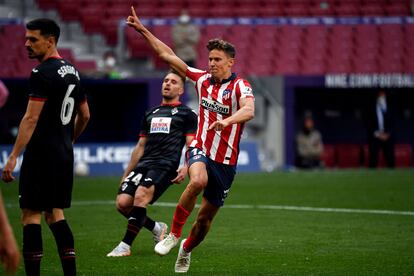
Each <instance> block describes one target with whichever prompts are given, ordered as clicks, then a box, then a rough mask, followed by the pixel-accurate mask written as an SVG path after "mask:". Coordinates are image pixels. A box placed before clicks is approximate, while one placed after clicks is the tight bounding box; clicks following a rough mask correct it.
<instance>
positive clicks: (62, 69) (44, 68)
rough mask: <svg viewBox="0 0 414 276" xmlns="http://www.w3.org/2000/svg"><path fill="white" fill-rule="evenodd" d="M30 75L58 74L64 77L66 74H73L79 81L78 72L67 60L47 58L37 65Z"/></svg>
mask: <svg viewBox="0 0 414 276" xmlns="http://www.w3.org/2000/svg"><path fill="white" fill-rule="evenodd" d="M32 74H39V75H43V76H50V75H55V74H59V75H61V76H62V77H64V76H65V75H66V74H73V75H75V76H77V77H78V79H79V72H78V71H77V70H76V68H75V67H74V66H73V65H72V64H71V63H70V62H69V61H67V60H65V59H62V58H49V59H47V60H45V61H44V62H42V63H40V64H39V65H37V66H36V67H35V68H33V70H32Z"/></svg>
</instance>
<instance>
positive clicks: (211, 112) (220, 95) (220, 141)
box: [186, 67, 254, 165]
mask: <svg viewBox="0 0 414 276" xmlns="http://www.w3.org/2000/svg"><path fill="white" fill-rule="evenodd" d="M186 75H187V77H188V78H189V79H191V80H192V81H194V82H195V88H196V90H197V93H198V99H199V112H198V128H197V134H196V136H195V138H194V140H193V142H192V143H191V147H197V148H199V149H202V150H203V151H204V152H205V153H206V154H207V156H208V157H209V158H210V159H212V160H214V161H216V162H219V163H222V164H228V165H236V164H237V158H238V156H239V143H240V138H241V135H242V131H243V127H244V123H240V124H233V125H231V126H228V127H226V128H224V129H223V130H222V131H215V130H208V127H209V126H210V125H211V124H212V123H213V122H215V121H218V120H223V119H226V118H227V117H230V116H231V115H232V114H234V113H235V112H236V111H237V110H238V109H239V108H240V105H239V100H240V99H242V98H248V97H250V98H254V96H253V92H252V88H251V86H250V83H249V82H248V81H247V80H244V79H242V78H239V77H237V76H236V74H234V73H233V74H232V75H231V77H230V78H228V79H226V80H223V81H222V82H221V83H216V82H215V81H214V79H213V78H211V74H209V73H207V72H206V71H202V70H198V69H195V68H192V67H188V69H187V72H186Z"/></svg>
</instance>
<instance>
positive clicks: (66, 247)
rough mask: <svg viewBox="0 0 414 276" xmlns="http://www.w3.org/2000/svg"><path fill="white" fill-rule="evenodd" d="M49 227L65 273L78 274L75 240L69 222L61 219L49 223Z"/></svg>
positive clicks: (69, 274) (68, 275)
mask: <svg viewBox="0 0 414 276" xmlns="http://www.w3.org/2000/svg"><path fill="white" fill-rule="evenodd" d="M49 228H50V230H51V231H52V233H53V236H54V237H55V241H56V245H57V248H58V252H59V257H60V262H61V264H62V269H63V274H64V275H65V276H72V275H76V255H75V241H74V239H73V234H72V231H71V230H70V227H69V225H68V223H67V222H66V220H60V221H58V222H55V223H53V224H51V225H49Z"/></svg>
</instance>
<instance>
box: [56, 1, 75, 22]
mask: <svg viewBox="0 0 414 276" xmlns="http://www.w3.org/2000/svg"><path fill="white" fill-rule="evenodd" d="M79 9H80V5H79V3H77V2H76V1H66V0H59V1H58V3H57V10H58V12H59V14H60V17H61V18H62V20H63V21H78V20H79V19H80V16H79Z"/></svg>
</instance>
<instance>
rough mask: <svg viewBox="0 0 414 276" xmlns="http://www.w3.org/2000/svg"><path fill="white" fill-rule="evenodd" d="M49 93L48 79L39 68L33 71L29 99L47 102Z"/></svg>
mask: <svg viewBox="0 0 414 276" xmlns="http://www.w3.org/2000/svg"><path fill="white" fill-rule="evenodd" d="M47 91H48V89H47V87H46V78H45V77H44V76H43V74H42V73H41V72H40V70H39V69H38V68H35V69H33V70H32V73H31V75H30V79H29V98H30V99H31V100H35V101H36V100H37V101H46V100H47V98H48V95H47Z"/></svg>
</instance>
